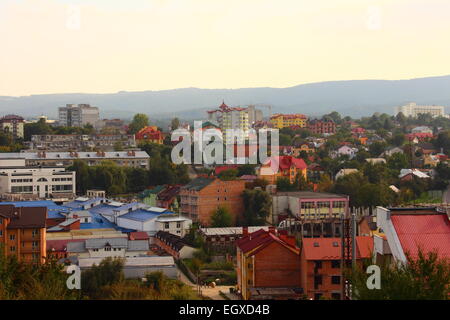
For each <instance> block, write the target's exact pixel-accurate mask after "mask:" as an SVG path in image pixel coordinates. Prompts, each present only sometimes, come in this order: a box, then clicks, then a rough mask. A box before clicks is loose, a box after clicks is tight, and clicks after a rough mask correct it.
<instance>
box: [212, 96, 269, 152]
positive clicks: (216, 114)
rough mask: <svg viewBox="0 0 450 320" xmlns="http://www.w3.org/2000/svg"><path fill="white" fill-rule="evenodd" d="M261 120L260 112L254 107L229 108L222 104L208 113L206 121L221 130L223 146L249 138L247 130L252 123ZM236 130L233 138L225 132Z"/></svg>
mask: <svg viewBox="0 0 450 320" xmlns="http://www.w3.org/2000/svg"><path fill="white" fill-rule="evenodd" d="M261 120H262V112H261V111H260V110H257V109H256V108H255V106H245V107H233V108H232V107H229V106H227V105H226V104H225V102H223V103H222V104H221V105H220V106H219V108H218V109H215V110H210V111H208V121H211V122H212V123H214V124H217V125H218V126H219V127H220V129H221V130H222V134H223V141H224V143H225V144H232V143H234V140H235V139H238V141H239V140H241V141H245V140H248V138H249V130H250V128H251V127H252V124H253V123H256V122H258V121H261ZM231 129H233V130H236V131H235V132H234V133H235V136H233V135H230V134H229V132H227V130H231Z"/></svg>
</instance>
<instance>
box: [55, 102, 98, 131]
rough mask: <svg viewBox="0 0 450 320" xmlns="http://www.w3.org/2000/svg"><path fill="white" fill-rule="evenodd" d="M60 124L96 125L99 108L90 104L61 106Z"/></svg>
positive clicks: (66, 125)
mask: <svg viewBox="0 0 450 320" xmlns="http://www.w3.org/2000/svg"><path fill="white" fill-rule="evenodd" d="M58 111H59V113H58V114H59V121H58V122H59V125H60V126H65V127H84V126H85V125H86V124H90V125H92V126H94V125H95V124H96V123H97V121H98V120H99V118H100V116H99V110H98V108H97V107H91V105H89V104H79V105H76V104H67V105H66V106H65V107H61V108H59V110H58Z"/></svg>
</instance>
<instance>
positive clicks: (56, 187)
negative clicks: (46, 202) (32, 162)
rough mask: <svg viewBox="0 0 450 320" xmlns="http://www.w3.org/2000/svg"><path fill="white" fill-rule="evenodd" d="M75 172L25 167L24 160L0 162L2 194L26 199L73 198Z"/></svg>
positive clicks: (55, 168)
mask: <svg viewBox="0 0 450 320" xmlns="http://www.w3.org/2000/svg"><path fill="white" fill-rule="evenodd" d="M75 182H76V181H75V172H74V171H66V170H65V168H61V167H30V166H25V160H24V159H2V160H0V194H2V195H5V194H14V195H21V196H23V197H24V198H30V199H31V198H41V199H43V198H50V197H52V198H59V197H63V198H66V197H68V196H71V197H73V195H74V194H75V190H76V187H75V186H76V184H75Z"/></svg>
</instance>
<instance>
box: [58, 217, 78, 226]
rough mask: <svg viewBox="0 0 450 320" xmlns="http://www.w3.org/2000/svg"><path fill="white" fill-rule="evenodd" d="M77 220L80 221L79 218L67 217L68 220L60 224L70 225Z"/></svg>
mask: <svg viewBox="0 0 450 320" xmlns="http://www.w3.org/2000/svg"><path fill="white" fill-rule="evenodd" d="M77 221H78V219H67V220H66V221H63V222H61V223H60V224H59V226H63V227H66V226H70V225H71V224H72V223H75V222H77Z"/></svg>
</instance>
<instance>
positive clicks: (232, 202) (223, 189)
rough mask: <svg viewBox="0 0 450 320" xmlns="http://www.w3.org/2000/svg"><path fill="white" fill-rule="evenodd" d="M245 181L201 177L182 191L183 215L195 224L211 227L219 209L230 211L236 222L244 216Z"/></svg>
mask: <svg viewBox="0 0 450 320" xmlns="http://www.w3.org/2000/svg"><path fill="white" fill-rule="evenodd" d="M244 189H245V181H242V180H232V181H222V180H220V179H216V178H209V177H199V178H197V179H194V180H192V181H191V182H190V183H188V184H187V185H185V186H183V187H182V188H181V190H180V205H181V208H180V209H181V213H182V214H184V215H187V216H189V218H191V219H192V221H193V222H199V223H200V224H201V225H204V226H209V225H210V223H211V216H212V215H213V213H214V212H215V211H216V210H217V209H218V208H219V207H225V208H227V209H228V211H229V212H230V214H231V215H232V217H233V220H234V221H236V219H237V218H238V217H240V216H241V215H242V214H243V211H244V202H243V199H242V197H241V195H242V192H243V191H244Z"/></svg>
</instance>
